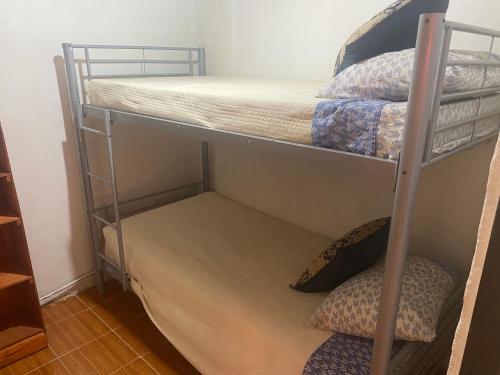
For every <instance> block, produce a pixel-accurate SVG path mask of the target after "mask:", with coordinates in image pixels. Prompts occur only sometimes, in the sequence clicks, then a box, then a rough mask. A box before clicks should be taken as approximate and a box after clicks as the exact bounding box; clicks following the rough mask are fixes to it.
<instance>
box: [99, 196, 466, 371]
mask: <svg viewBox="0 0 500 375" xmlns="http://www.w3.org/2000/svg"><path fill="white" fill-rule="evenodd" d="M121 225H122V231H123V240H124V253H125V259H126V268H127V272H128V274H129V276H130V277H131V284H132V288H133V290H134V292H135V293H136V294H137V295H138V296H139V297H140V298H141V300H142V302H143V304H144V306H145V308H146V310H147V312H148V314H149V316H150V317H151V319H152V321H153V322H154V323H155V324H156V325H157V327H158V328H159V329H160V331H161V332H162V333H163V334H164V335H165V336H166V337H167V338H168V339H169V340H170V342H171V343H172V344H173V345H174V346H175V347H176V348H177V349H178V350H179V351H180V352H181V353H182V354H183V355H184V356H185V357H186V358H187V359H188V360H189V361H190V362H191V363H192V364H193V365H194V366H195V367H196V368H197V369H198V370H199V371H200V372H201V373H203V374H209V375H211V374H214V375H221V374H231V375H239V374H284V375H291V374H297V375H299V374H302V373H307V374H322V373H328V374H365V373H367V371H368V370H369V363H368V364H363V363H360V359H359V355H357V354H359V353H356V348H358V347H359V348H360V350H365V349H366V348H367V349H366V350H368V352H369V353H368V355H369V356H371V345H372V342H371V340H366V339H364V340H362V339H359V338H357V337H352V336H346V335H342V336H340V335H337V334H333V336H332V332H329V331H324V330H320V329H317V328H311V327H308V325H307V321H308V319H309V318H310V316H311V315H312V314H313V313H314V312H315V310H316V308H317V307H318V305H320V304H321V303H322V301H323V300H324V299H325V298H326V297H327V295H328V292H319V293H302V292H299V291H297V290H294V289H292V288H290V286H289V284H290V282H292V281H293V280H294V279H296V277H297V276H298V275H300V273H301V272H302V271H303V269H304V266H305V265H307V264H308V263H309V261H310V260H311V259H312V258H314V257H315V256H316V255H317V254H318V251H320V250H322V249H325V248H327V247H328V246H329V244H331V242H332V241H331V240H330V239H328V238H326V237H322V236H320V235H318V234H314V233H312V232H309V231H306V230H303V229H300V228H297V227H295V226H292V225H290V224H287V223H284V222H281V221H279V220H277V219H274V218H272V217H270V216H267V215H265V214H263V213H260V212H257V211H255V210H253V209H250V208H248V207H245V206H243V205H241V204H238V203H235V202H233V201H230V200H228V199H225V198H223V197H221V196H220V195H218V194H217V193H213V192H210V193H204V194H201V195H197V196H195V197H192V198H189V199H185V200H182V201H179V202H176V203H172V204H169V205H166V206H163V207H160V208H156V209H153V210H150V211H146V212H143V213H141V214H138V215H135V216H131V217H129V218H127V219H124V220H122V222H121ZM104 237H105V242H106V248H105V249H106V250H105V251H106V255H107V256H108V257H110V258H112V259H114V260H115V261H116V262H117V263H119V262H118V244H117V238H116V234H115V232H114V231H113V230H112V229H111V228H109V227H106V228H104ZM453 296H454V297H450V298H449V299H448V302H447V304H446V306H445V307H444V308H443V310H442V312H441V319H440V323H439V325H438V330H437V332H438V337H437V338H436V339H435V340H434V341H433V342H432V343H430V344H427V343H406V342H398V343H397V345H395V351H394V356H393V360H392V363H391V368H392V372H394V373H411V374H417V373H419V372H416V371H415V369H417V368H418V367H419V366H420V367H422V364H423V363H424V361H427V362H428V360H431V359H432V358H434V357H436V356H437V353H438V351H439V350H441V348H446V347H449V345H445V344H443V341H448V340H447V337H450V338H451V332H453V330H454V328H453V323H454V322H455V320H456V317H457V316H458V310H457V308H458V305H459V303H458V300H459V296H460V293H457V292H456V293H454V294H453ZM340 338H342V340H338V339H340ZM339 342H342V344H343V345H344V346H343V347H340V346H338V345H339ZM332 345H334V346H335V345H337V347H336V349H335V348H334V350H332V347H331V346H332ZM359 345H361V346H359ZM325 346H328V348H329V349H328V350H326V351H323V352H321V349H322V348H323V349H325ZM344 349H345V350H344ZM343 350H344V351H343ZM318 353H319V356H318ZM332 353H333V355H341V356H342V360H341V362H339V366H338V368H337V369H336V370H335V369H334V370H331V371H329V372H322V368H323V369H326V368H328V365H329V364H331V363H333V362H335V359H332V358H331V357H329V355H332ZM426 358H427V359H428V360H427V359H426ZM435 359H436V360H437V359H438V358H435ZM322 360H323V361H325V363H324V364H323V365H324V366H323V365H322V364H321V361H322ZM318 361H319V362H318ZM327 362H328V363H327ZM306 364H307V365H306ZM322 366H323V367H322ZM367 366H368V367H367ZM354 370H356V371H354ZM422 371H423V370H422Z"/></svg>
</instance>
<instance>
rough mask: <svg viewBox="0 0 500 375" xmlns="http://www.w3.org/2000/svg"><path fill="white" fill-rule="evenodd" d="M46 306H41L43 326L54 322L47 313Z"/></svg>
mask: <svg viewBox="0 0 500 375" xmlns="http://www.w3.org/2000/svg"><path fill="white" fill-rule="evenodd" d="M47 309H48V306H43V307H42V317H43V322H44V323H45V327H48V326H51V325H52V324H54V320H52V318H51V317H50V316H49V314H48V313H47Z"/></svg>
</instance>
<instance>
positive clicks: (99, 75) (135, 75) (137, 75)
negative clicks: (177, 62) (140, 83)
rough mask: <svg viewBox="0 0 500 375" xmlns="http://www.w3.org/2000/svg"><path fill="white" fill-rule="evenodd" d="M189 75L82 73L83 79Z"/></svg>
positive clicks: (182, 75) (179, 74)
mask: <svg viewBox="0 0 500 375" xmlns="http://www.w3.org/2000/svg"><path fill="white" fill-rule="evenodd" d="M185 76H189V72H186V73H144V74H141V73H138V74H92V76H90V77H89V76H87V75H84V76H83V77H82V78H83V79H105V78H143V77H185Z"/></svg>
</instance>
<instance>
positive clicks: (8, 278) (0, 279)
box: [0, 272, 33, 290]
mask: <svg viewBox="0 0 500 375" xmlns="http://www.w3.org/2000/svg"><path fill="white" fill-rule="evenodd" d="M32 278H33V277H32V276H27V275H22V274H18V273H8V272H0V290H2V289H6V288H9V287H11V286H13V285H17V284H20V283H24V282H25V281H29V280H31V279H32Z"/></svg>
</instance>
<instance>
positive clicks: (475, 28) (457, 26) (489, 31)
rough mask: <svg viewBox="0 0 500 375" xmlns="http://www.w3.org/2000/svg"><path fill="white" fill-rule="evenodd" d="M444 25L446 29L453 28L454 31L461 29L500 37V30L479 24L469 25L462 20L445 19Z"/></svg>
mask: <svg viewBox="0 0 500 375" xmlns="http://www.w3.org/2000/svg"><path fill="white" fill-rule="evenodd" d="M444 27H445V28H446V29H450V28H451V29H453V31H461V32H465V33H471V34H478V35H486V36H494V37H495V38H500V31H499V30H493V29H487V28H484V27H479V26H472V25H467V24H465V23H460V22H452V21H445V23H444Z"/></svg>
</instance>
